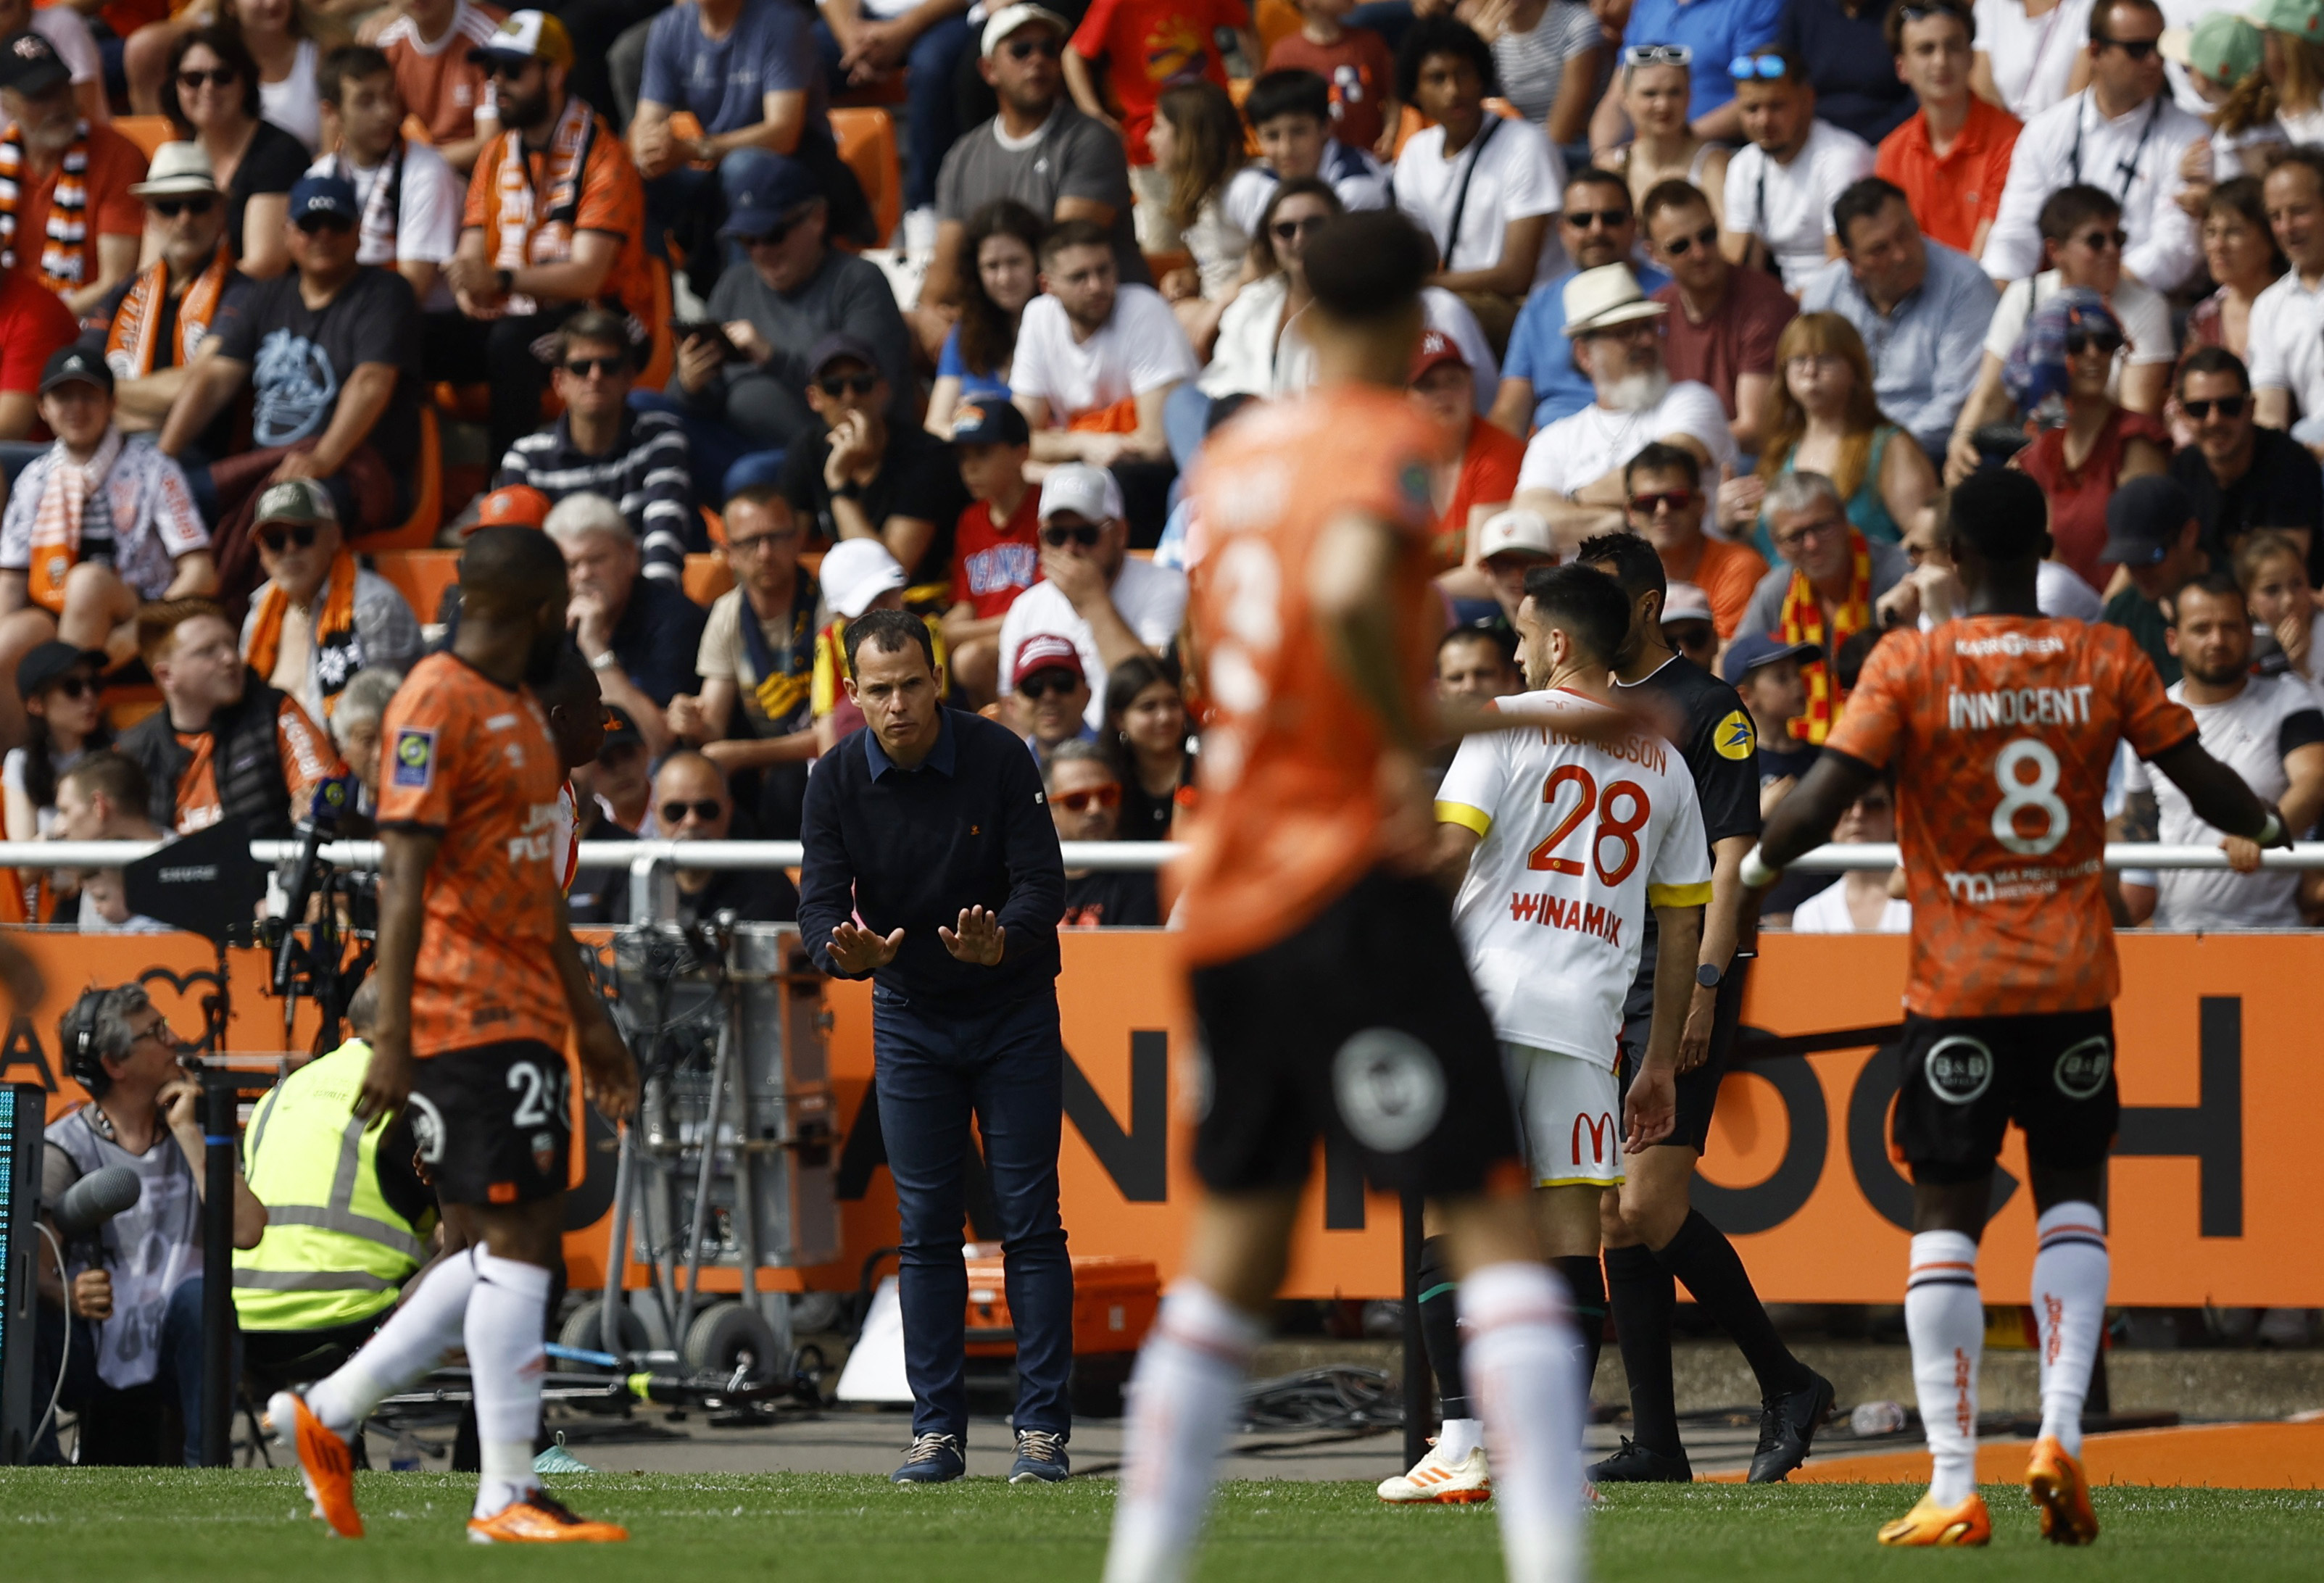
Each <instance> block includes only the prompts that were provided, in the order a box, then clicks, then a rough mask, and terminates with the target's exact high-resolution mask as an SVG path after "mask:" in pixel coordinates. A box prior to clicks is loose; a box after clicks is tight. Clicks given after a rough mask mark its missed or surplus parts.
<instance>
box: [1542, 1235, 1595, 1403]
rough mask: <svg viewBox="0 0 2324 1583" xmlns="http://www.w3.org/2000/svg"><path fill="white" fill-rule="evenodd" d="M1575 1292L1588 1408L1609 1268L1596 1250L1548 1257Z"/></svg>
mask: <svg viewBox="0 0 2324 1583" xmlns="http://www.w3.org/2000/svg"><path fill="white" fill-rule="evenodd" d="M1549 1262H1550V1263H1551V1264H1554V1265H1556V1266H1557V1273H1558V1274H1559V1275H1563V1276H1564V1277H1565V1284H1566V1285H1567V1286H1568V1287H1570V1288H1572V1292H1573V1326H1574V1329H1576V1330H1580V1331H1581V1332H1582V1353H1581V1357H1582V1406H1583V1411H1584V1412H1585V1413H1586V1412H1587V1411H1588V1408H1589V1398H1590V1385H1591V1381H1592V1380H1595V1379H1596V1378H1597V1377H1598V1353H1599V1349H1600V1348H1602V1347H1604V1346H1605V1344H1606V1272H1605V1271H1603V1270H1601V1269H1600V1268H1599V1267H1598V1256H1597V1255H1596V1254H1594V1253H1577V1254H1567V1255H1565V1256H1563V1257H1562V1258H1554V1259H1552V1260H1550V1261H1549Z"/></svg>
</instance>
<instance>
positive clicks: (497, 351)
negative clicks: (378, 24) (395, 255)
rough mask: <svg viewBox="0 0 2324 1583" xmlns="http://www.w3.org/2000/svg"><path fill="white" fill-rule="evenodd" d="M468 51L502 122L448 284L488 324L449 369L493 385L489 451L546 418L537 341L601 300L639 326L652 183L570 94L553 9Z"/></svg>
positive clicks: (510, 25) (568, 47) (645, 302)
mask: <svg viewBox="0 0 2324 1583" xmlns="http://www.w3.org/2000/svg"><path fill="white" fill-rule="evenodd" d="M469 53H470V58H471V59H472V60H476V61H478V63H479V64H481V65H483V66H484V69H486V71H488V72H489V73H490V74H491V77H492V80H493V87H494V90H495V92H496V94H497V96H498V101H499V106H500V113H501V124H502V125H503V127H505V128H507V130H506V131H504V132H503V133H501V134H500V135H499V136H498V137H496V138H494V139H493V141H492V142H491V143H487V144H485V145H484V152H483V153H481V154H479V155H477V156H476V169H475V174H474V175H473V176H472V177H470V178H469V180H468V207H467V212H466V215H465V216H463V218H462V221H461V231H460V250H459V252H458V253H457V254H455V255H454V257H453V259H452V262H451V263H450V264H449V265H448V266H447V268H446V270H445V272H444V273H445V278H446V279H447V280H448V281H451V283H452V291H453V295H454V296H455V298H457V300H458V302H459V307H460V311H461V312H462V313H464V314H466V315H467V317H468V318H471V319H475V320H477V321H480V322H481V323H489V324H490V325H491V329H490V330H489V331H487V332H486V333H485V334H483V335H474V334H472V335H470V336H468V338H467V340H466V352H467V356H468V358H469V360H470V366H467V367H464V368H463V369H461V371H460V372H459V373H457V375H455V376H454V377H455V378H457V379H460V380H473V381H489V382H491V384H492V387H493V410H492V444H493V449H492V454H493V455H494V456H503V455H505V454H507V451H508V448H509V447H510V446H512V445H514V444H516V442H517V441H518V440H519V439H521V437H524V436H526V435H528V434H530V433H531V432H532V431H533V430H534V429H535V428H538V427H539V423H540V392H541V389H542V387H543V385H544V384H546V383H547V382H548V370H547V368H546V367H545V366H544V365H543V364H542V363H541V361H540V359H539V357H537V356H535V355H534V354H533V353H532V345H533V343H534V342H535V341H537V340H539V338H540V337H541V336H545V335H547V334H548V333H549V331H551V330H553V329H555V328H556V327H558V325H560V324H562V323H563V322H564V321H565V320H566V319H567V318H571V317H572V316H573V315H574V314H576V313H577V312H579V311H580V309H581V308H582V305H583V304H585V303H589V302H596V303H600V304H602V305H603V306H604V307H606V308H613V309H614V310H616V311H620V312H626V313H627V314H628V315H629V316H630V317H631V318H632V319H634V320H636V321H637V322H638V323H639V324H641V325H642V324H644V323H646V322H647V321H648V320H649V318H650V317H651V315H652V314H653V312H654V308H655V303H654V290H653V279H652V276H651V275H650V272H648V269H647V266H646V253H645V206H646V198H645V187H644V185H643V184H642V183H641V181H640V180H639V179H638V168H637V167H636V166H635V165H633V164H632V163H631V162H630V156H629V152H628V151H627V150H625V149H623V148H622V140H621V138H620V137H619V136H618V135H616V134H615V133H614V131H613V128H612V127H611V126H609V125H607V124H606V123H605V118H604V116H602V115H598V114H597V113H596V111H595V110H594V109H592V108H591V107H590V106H589V105H588V103H587V102H586V101H585V100H583V99H579V98H576V97H574V96H573V95H571V94H569V93H567V91H566V87H565V79H566V74H567V72H568V71H570V70H571V69H572V67H573V41H572V40H571V39H570V38H569V37H568V36H567V34H566V32H565V26H564V24H563V23H560V22H558V20H557V18H555V17H553V16H549V15H545V14H542V13H540V12H538V11H519V12H516V13H513V14H511V16H510V17H509V19H508V20H507V21H506V22H504V23H502V24H501V26H500V31H499V32H495V33H494V34H493V38H492V41H491V42H490V43H488V44H485V45H484V46H482V47H481V48H479V49H476V50H474V51H470V52H469Z"/></svg>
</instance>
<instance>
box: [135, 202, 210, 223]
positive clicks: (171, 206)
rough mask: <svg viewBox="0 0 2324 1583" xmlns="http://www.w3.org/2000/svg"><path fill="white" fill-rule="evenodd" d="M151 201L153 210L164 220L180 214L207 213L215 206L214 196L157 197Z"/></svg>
mask: <svg viewBox="0 0 2324 1583" xmlns="http://www.w3.org/2000/svg"><path fill="white" fill-rule="evenodd" d="M151 201H152V205H153V212H154V213H155V214H157V215H159V216H161V217H162V218H163V219H165V220H174V219H176V218H177V217H178V216H180V215H207V214H208V213H209V212H210V211H211V210H212V209H214V208H216V207H217V199H216V198H154V199H152V200H151Z"/></svg>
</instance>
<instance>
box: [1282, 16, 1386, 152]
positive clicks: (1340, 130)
mask: <svg viewBox="0 0 2324 1583" xmlns="http://www.w3.org/2000/svg"><path fill="white" fill-rule="evenodd" d="M1355 4H1356V0H1299V31H1298V32H1296V33H1291V34H1288V35H1286V37H1283V38H1280V39H1277V40H1276V41H1275V48H1273V49H1272V50H1269V51H1268V52H1267V69H1268V70H1269V71H1277V70H1281V69H1285V68H1295V67H1296V68H1297V69H1301V70H1304V71H1312V72H1314V74H1315V75H1316V76H1318V77H1320V78H1323V80H1324V82H1325V83H1326V84H1328V85H1329V87H1330V91H1331V96H1332V135H1333V136H1334V137H1336V138H1338V139H1339V140H1340V141H1341V142H1342V143H1346V144H1348V145H1349V146H1350V147H1351V148H1359V149H1367V150H1369V151H1370V152H1373V153H1375V154H1378V155H1379V157H1380V158H1381V159H1383V160H1392V159H1394V158H1395V157H1396V133H1397V123H1398V122H1400V121H1401V120H1402V119H1403V118H1404V106H1402V105H1399V104H1397V99H1396V52H1395V51H1392V50H1390V49H1389V48H1388V41H1387V40H1386V39H1383V38H1381V37H1380V36H1379V34H1378V33H1376V32H1372V30H1371V29H1369V28H1368V27H1349V26H1348V25H1346V23H1343V22H1342V20H1341V19H1342V17H1344V16H1346V15H1347V14H1348V13H1349V12H1351V11H1352V10H1354V9H1355Z"/></svg>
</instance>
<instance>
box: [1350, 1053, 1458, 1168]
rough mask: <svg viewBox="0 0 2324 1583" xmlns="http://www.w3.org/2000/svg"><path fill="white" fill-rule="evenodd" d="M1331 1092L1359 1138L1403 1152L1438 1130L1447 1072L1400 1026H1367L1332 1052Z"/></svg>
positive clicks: (1385, 1150)
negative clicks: (1338, 1051)
mask: <svg viewBox="0 0 2324 1583" xmlns="http://www.w3.org/2000/svg"><path fill="white" fill-rule="evenodd" d="M1332 1096H1333V1099H1334V1100H1337V1101H1338V1102H1339V1107H1340V1118H1341V1119H1342V1120H1343V1121H1345V1122H1346V1123H1347V1124H1348V1131H1349V1133H1350V1134H1351V1136H1353V1137H1354V1138H1355V1140H1356V1141H1357V1142H1358V1143H1360V1144H1361V1145H1363V1146H1364V1147H1366V1148H1368V1149H1370V1150H1371V1151H1372V1152H1373V1153H1375V1154H1381V1155H1400V1154H1402V1153H1403V1152H1404V1151H1405V1150H1406V1149H1408V1148H1410V1147H1412V1146H1413V1145H1415V1144H1416V1143H1418V1142H1419V1141H1420V1140H1421V1139H1422V1138H1425V1137H1427V1136H1428V1135H1429V1134H1430V1133H1432V1132H1434V1131H1435V1130H1436V1123H1437V1120H1438V1118H1441V1117H1442V1116H1443V1114H1444V1072H1443V1068H1442V1067H1440V1066H1439V1065H1438V1064H1437V1063H1436V1053H1435V1052H1434V1050H1431V1049H1430V1048H1429V1047H1428V1046H1427V1045H1424V1044H1422V1043H1421V1042H1420V1041H1419V1040H1418V1039H1416V1038H1415V1037H1414V1036H1413V1035H1410V1034H1407V1033H1406V1032H1405V1031H1404V1030H1402V1029H1401V1028H1366V1029H1364V1030H1363V1031H1362V1032H1361V1033H1360V1034H1358V1035H1355V1036H1354V1037H1353V1038H1351V1039H1350V1040H1349V1041H1348V1042H1347V1043H1346V1044H1344V1045H1341V1046H1340V1053H1339V1054H1337V1055H1334V1056H1333V1058H1332Z"/></svg>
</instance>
